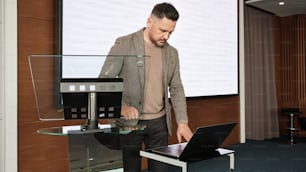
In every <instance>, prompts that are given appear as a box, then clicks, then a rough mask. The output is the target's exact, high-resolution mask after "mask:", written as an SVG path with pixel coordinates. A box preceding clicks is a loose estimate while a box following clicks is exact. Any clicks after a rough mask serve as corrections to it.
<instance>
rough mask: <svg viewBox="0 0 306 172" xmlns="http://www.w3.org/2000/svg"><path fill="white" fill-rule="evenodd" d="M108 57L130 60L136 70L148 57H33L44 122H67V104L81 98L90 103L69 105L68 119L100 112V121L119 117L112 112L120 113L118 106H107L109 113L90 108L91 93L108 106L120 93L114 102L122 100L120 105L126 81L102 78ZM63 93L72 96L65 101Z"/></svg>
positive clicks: (38, 102)
mask: <svg viewBox="0 0 306 172" xmlns="http://www.w3.org/2000/svg"><path fill="white" fill-rule="evenodd" d="M107 56H112V57H118V58H119V59H122V58H128V59H129V60H130V61H132V63H133V62H134V63H135V68H137V67H139V66H143V65H144V58H145V56H139V55H137V56H136V55H120V56H113V55H30V56H29V65H30V70H31V77H32V82H33V87H34V92H35V98H36V106H37V110H38V114H39V118H40V119H41V120H64V119H67V118H68V117H67V116H65V115H66V110H67V109H65V101H66V100H67V101H68V100H69V101H70V102H71V101H72V102H74V104H75V102H77V100H78V99H82V100H84V99H86V100H88V101H86V100H85V103H84V104H82V105H79V104H78V103H77V104H78V107H76V108H73V107H70V105H69V108H70V109H68V111H69V113H70V116H69V117H70V118H68V119H74V117H75V118H77V119H79V118H84V119H88V118H90V117H92V115H97V114H93V113H99V114H98V118H112V117H118V116H117V115H114V114H112V112H111V111H112V110H113V111H114V113H118V111H119V113H120V109H118V108H116V107H115V106H114V107H112V106H111V107H109V106H110V105H107V106H108V107H106V110H105V108H104V107H101V108H98V107H94V108H95V109H94V110H93V107H90V105H89V104H92V103H90V100H89V99H90V97H91V96H90V93H92V92H93V93H94V94H97V95H95V96H96V99H97V100H95V101H97V102H103V101H101V100H103V99H104V98H105V99H107V103H106V104H109V102H110V97H114V96H113V95H115V93H116V94H117V93H119V96H117V98H116V99H115V100H114V101H115V102H116V103H118V101H119V99H120V105H121V97H122V96H121V94H122V91H123V80H122V79H120V78H116V77H114V78H103V79H101V78H99V74H100V71H101V69H102V66H103V64H104V61H105V59H106V57H107ZM71 92H72V93H74V95H73V96H72V95H71V94H70V93H71ZM100 93H111V94H112V96H107V95H106V94H103V95H102V96H101V94H100ZM63 94H69V96H66V97H68V98H65V99H66V100H64V99H63V97H65V96H63ZM87 94H88V96H87ZM82 95H83V96H82ZM84 95H85V96H84ZM101 97H102V98H101ZM115 97H116V96H115ZM88 102H89V103H88ZM104 103H105V102H104ZM86 106H88V107H86ZM83 107H84V108H83ZM86 108H87V109H86ZM97 109H98V112H97ZM93 111H94V112H93ZM64 112H65V113H64ZM112 115H113V116H112ZM119 115H120V114H119Z"/></svg>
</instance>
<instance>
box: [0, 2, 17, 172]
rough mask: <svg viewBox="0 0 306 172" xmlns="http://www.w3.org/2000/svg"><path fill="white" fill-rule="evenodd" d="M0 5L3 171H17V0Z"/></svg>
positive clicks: (0, 158) (0, 157)
mask: <svg viewBox="0 0 306 172" xmlns="http://www.w3.org/2000/svg"><path fill="white" fill-rule="evenodd" d="M0 9H1V10H0V11H1V15H0V28H1V30H0V47H1V49H0V50H1V51H0V172H17V169H18V167H17V0H0Z"/></svg>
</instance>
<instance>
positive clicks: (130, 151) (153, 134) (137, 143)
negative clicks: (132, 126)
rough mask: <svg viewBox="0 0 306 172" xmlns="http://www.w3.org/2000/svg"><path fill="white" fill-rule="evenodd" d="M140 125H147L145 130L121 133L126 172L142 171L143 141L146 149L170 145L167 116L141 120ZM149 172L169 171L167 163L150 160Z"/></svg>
mask: <svg viewBox="0 0 306 172" xmlns="http://www.w3.org/2000/svg"><path fill="white" fill-rule="evenodd" d="M139 124H140V125H145V126H146V128H145V129H144V130H143V131H133V132H131V133H129V134H122V135H120V140H121V147H122V156H123V169H124V172H140V171H141V157H140V155H139V151H140V150H141V149H142V143H144V145H145V149H151V148H154V147H160V146H167V145H168V130H167V124H166V117H165V116H163V117H161V118H157V119H153V120H141V121H139ZM148 171H149V172H164V171H167V165H165V164H164V163H160V162H158V161H154V160H148Z"/></svg>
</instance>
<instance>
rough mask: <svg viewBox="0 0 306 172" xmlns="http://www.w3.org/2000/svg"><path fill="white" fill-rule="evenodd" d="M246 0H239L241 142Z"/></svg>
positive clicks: (243, 126) (243, 136)
mask: <svg viewBox="0 0 306 172" xmlns="http://www.w3.org/2000/svg"><path fill="white" fill-rule="evenodd" d="M243 21H244V0H239V95H240V142H241V143H245V141H246V138H245V79H244V77H245V75H244V72H245V70H244V22H243Z"/></svg>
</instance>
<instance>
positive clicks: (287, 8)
mask: <svg viewBox="0 0 306 172" xmlns="http://www.w3.org/2000/svg"><path fill="white" fill-rule="evenodd" d="M279 2H284V5H279ZM245 3H246V4H248V5H251V6H253V7H256V8H259V9H261V10H264V11H267V12H269V13H272V14H274V15H276V16H279V17H286V16H292V15H296V14H306V0H245Z"/></svg>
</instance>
